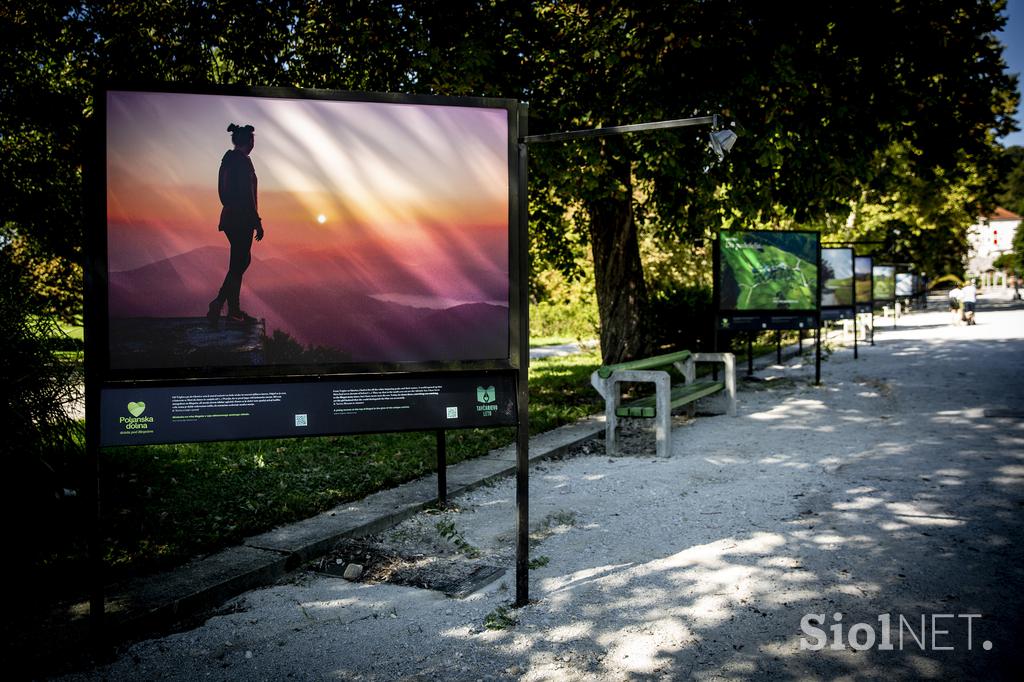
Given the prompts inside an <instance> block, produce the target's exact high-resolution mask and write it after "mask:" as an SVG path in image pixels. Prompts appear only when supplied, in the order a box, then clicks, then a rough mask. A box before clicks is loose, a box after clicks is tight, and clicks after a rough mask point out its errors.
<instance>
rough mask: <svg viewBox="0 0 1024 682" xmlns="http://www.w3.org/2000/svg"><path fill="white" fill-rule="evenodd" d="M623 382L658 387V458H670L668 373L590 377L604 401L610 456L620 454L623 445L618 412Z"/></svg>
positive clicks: (656, 417) (605, 437) (669, 387)
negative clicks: (619, 438) (619, 440)
mask: <svg viewBox="0 0 1024 682" xmlns="http://www.w3.org/2000/svg"><path fill="white" fill-rule="evenodd" d="M623 382H634V383H639V382H650V383H653V384H654V390H655V406H656V407H655V409H656V410H657V413H658V414H657V415H656V416H655V419H654V438H655V443H656V446H657V450H656V451H657V454H658V457H668V456H669V455H670V454H671V451H672V442H671V436H672V395H671V389H672V385H671V384H672V379H671V377H669V375H668V372H661V371H639V370H623V371H619V372H613V373H612V375H611V376H610V377H608V378H607V379H602V378H601V377H600V376H598V374H597V372H594V373H593V374H591V375H590V383H591V385H592V386H593V387H594V388H595V389H597V392H598V393H600V394H601V397H602V398H604V416H605V427H604V449H605V452H607V453H608V454H610V455H612V454H617V453H618V451H619V442H618V435H617V431H616V429H617V427H618V425H619V419H618V417H617V416H616V414H615V411H616V410H617V409H618V408H619V404H620V401H621V399H622V396H621V392H620V390H619V384H620V383H623Z"/></svg>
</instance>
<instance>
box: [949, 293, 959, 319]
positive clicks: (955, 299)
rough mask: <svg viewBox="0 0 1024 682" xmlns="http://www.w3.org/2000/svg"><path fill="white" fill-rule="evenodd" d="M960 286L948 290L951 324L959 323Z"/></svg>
mask: <svg viewBox="0 0 1024 682" xmlns="http://www.w3.org/2000/svg"><path fill="white" fill-rule="evenodd" d="M960 295H961V290H960V287H953V288H952V289H950V290H949V311H950V312H951V313H953V324H959V323H960Z"/></svg>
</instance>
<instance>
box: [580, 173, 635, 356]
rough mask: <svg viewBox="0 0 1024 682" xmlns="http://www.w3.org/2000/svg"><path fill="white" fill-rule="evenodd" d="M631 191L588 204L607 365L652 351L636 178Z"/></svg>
mask: <svg viewBox="0 0 1024 682" xmlns="http://www.w3.org/2000/svg"><path fill="white" fill-rule="evenodd" d="M627 178H628V171H627ZM626 190H627V191H626V192H623V193H614V194H613V195H611V196H608V197H604V198H601V199H598V200H593V201H589V202H587V209H588V211H589V214H590V244H591V247H592V248H593V251H594V280H595V285H596V288H597V308H598V312H599V315H600V318H601V358H602V361H603V362H604V364H613V363H617V362H624V361H626V360H632V359H636V358H640V357H643V356H644V355H645V354H646V353H648V352H649V351H650V335H649V333H648V299H647V285H646V284H645V283H644V272H643V266H642V265H641V263H640V245H639V241H638V238H637V226H636V221H635V220H634V216H633V197H632V183H631V182H628V181H627V182H626Z"/></svg>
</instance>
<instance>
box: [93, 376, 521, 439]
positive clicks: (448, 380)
mask: <svg viewBox="0 0 1024 682" xmlns="http://www.w3.org/2000/svg"><path fill="white" fill-rule="evenodd" d="M515 391H516V387H515V375H514V374H513V373H487V374H472V375H452V374H445V375H433V376H428V377H419V378H395V379H385V378H380V377H362V378H359V377H356V378H351V379H344V380H334V381H327V380H325V381H304V382H296V383H262V384H229V385H215V386H189V387H183V386H181V385H178V386H171V387H167V386H164V387H133V388H105V389H102V391H101V408H100V414H101V415H102V424H101V428H100V446H101V447H108V446H116V445H150V444H154V443H188V442H199V441H217V440H240V439H247V438H288V437H295V436H322V435H336V434H351V433H374V432H391V431H414V430H428V429H459V428H472V427H490V426H513V425H515V424H516V418H517V414H516V392H515Z"/></svg>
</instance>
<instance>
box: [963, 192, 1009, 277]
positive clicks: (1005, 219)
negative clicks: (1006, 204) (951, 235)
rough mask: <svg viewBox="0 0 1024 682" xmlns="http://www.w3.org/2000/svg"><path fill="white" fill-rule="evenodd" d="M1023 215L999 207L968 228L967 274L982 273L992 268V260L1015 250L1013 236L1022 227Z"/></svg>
mask: <svg viewBox="0 0 1024 682" xmlns="http://www.w3.org/2000/svg"><path fill="white" fill-rule="evenodd" d="M1020 221H1021V217H1020V216H1019V215H1017V214H1016V213H1011V212H1010V211H1007V210H1006V209H1005V208H997V209H996V210H995V211H993V212H992V214H991V215H988V216H985V217H981V218H978V222H977V223H975V224H974V225H971V227H970V228H969V229H968V230H967V243H968V248H967V274H968V275H981V274H983V273H985V272H988V271H989V270H992V269H993V268H992V262H993V261H994V260H995V259H996V258H999V256H1001V255H1003V254H1004V253H1010V252H1011V251H1013V236H1014V235H1015V234H1016V233H1017V229H1018V228H1019V227H1020Z"/></svg>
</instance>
